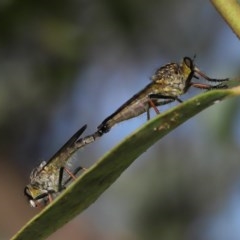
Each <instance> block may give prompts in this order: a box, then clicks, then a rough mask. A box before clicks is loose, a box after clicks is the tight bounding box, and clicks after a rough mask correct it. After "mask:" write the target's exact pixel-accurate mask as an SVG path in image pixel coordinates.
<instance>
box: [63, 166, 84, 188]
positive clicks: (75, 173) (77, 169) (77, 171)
mask: <svg viewBox="0 0 240 240" xmlns="http://www.w3.org/2000/svg"><path fill="white" fill-rule="evenodd" d="M81 170H83V171H86V170H87V168H84V167H81V166H79V167H77V168H76V169H75V170H74V172H73V175H74V176H77V174H78V173H79V172H80V171H81ZM71 179H72V177H71V176H70V177H69V178H68V179H67V180H66V181H65V182H64V184H63V186H64V187H65V186H66V185H67V184H68V183H69V182H70V181H71Z"/></svg>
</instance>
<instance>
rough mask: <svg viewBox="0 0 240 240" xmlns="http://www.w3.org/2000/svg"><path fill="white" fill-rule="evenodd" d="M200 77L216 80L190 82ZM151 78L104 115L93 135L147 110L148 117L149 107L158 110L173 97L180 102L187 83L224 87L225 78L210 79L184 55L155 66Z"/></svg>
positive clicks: (210, 87) (187, 86) (217, 87)
mask: <svg viewBox="0 0 240 240" xmlns="http://www.w3.org/2000/svg"><path fill="white" fill-rule="evenodd" d="M199 77H202V78H204V79H206V80H207V81H209V82H215V83H218V84H216V85H211V84H204V83H197V82H193V81H192V79H193V78H196V79H198V78H199ZM151 80H152V82H151V83H150V84H148V85H147V86H146V87H145V88H144V89H143V90H141V91H140V92H138V93H137V94H135V95H134V96H133V97H132V98H130V99H129V100H128V101H127V102H125V103H124V104H123V105H122V106H121V107H119V108H118V109H117V110H116V111H115V112H114V113H113V114H111V115H110V116H109V117H107V118H106V119H105V120H104V121H103V122H102V123H101V124H100V125H99V126H98V131H97V132H96V133H95V135H96V136H101V135H103V134H104V133H106V132H108V131H109V130H110V129H111V128H112V127H113V126H114V125H115V124H117V123H119V122H122V121H124V120H127V119H130V118H134V117H136V116H139V115H140V114H142V113H144V112H147V118H148V119H149V118H150V113H149V110H150V108H151V107H152V108H154V110H155V112H156V113H157V114H158V113H159V110H158V109H157V107H156V106H160V105H164V104H167V103H170V102H173V101H178V102H182V101H181V99H180V98H179V96H181V95H183V94H184V93H186V92H187V91H188V90H189V88H190V87H195V88H200V89H206V90H211V89H219V88H227V85H225V84H222V83H221V82H225V81H228V79H227V78H226V79H213V78H210V77H208V76H207V75H205V74H204V73H203V72H201V71H200V70H199V69H198V68H197V67H196V65H195V64H194V59H191V58H189V57H184V58H183V60H182V62H181V63H180V64H179V63H169V64H166V65H165V66H162V67H160V68H159V69H157V71H156V72H155V74H154V75H153V76H152V77H151Z"/></svg>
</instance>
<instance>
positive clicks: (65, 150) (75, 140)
mask: <svg viewBox="0 0 240 240" xmlns="http://www.w3.org/2000/svg"><path fill="white" fill-rule="evenodd" d="M86 128H87V125H84V126H83V127H82V128H81V129H79V130H78V131H77V132H76V133H75V134H74V135H73V136H72V137H71V138H70V139H69V140H68V141H67V143H65V145H64V146H63V147H62V148H60V150H59V151H58V152H57V153H55V154H54V155H53V156H52V157H51V158H50V160H49V161H48V162H45V161H43V162H42V163H41V164H40V165H39V166H38V167H36V168H34V169H33V170H32V172H31V174H30V183H29V184H28V185H27V186H26V187H25V189H24V194H25V195H26V196H27V198H28V201H29V203H30V205H31V206H32V207H38V206H42V205H43V206H45V205H47V204H48V203H49V202H51V201H52V200H53V197H55V196H56V195H58V194H59V193H60V192H61V191H62V190H64V189H65V188H66V186H67V185H68V183H69V182H70V181H71V180H72V179H76V175H77V174H78V173H79V171H80V170H85V168H83V167H77V168H76V169H75V170H74V171H73V172H72V171H70V170H69V168H70V167H71V163H70V162H69V159H70V157H71V156H72V155H73V154H74V153H75V152H76V151H77V150H78V149H80V148H82V147H84V146H85V145H86V144H89V143H91V142H93V141H94V140H95V138H93V137H92V136H91V135H90V136H87V137H84V138H80V136H81V135H82V133H83V132H84V131H85V129H86Z"/></svg>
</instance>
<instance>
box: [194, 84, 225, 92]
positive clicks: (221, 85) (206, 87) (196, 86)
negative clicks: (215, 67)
mask: <svg viewBox="0 0 240 240" xmlns="http://www.w3.org/2000/svg"><path fill="white" fill-rule="evenodd" d="M190 86H192V87H195V88H200V89H206V90H212V89H224V88H228V86H227V85H226V84H218V85H215V86H212V85H210V84H204V83H190Z"/></svg>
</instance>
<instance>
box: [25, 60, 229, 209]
mask: <svg viewBox="0 0 240 240" xmlns="http://www.w3.org/2000/svg"><path fill="white" fill-rule="evenodd" d="M199 77H202V78H204V79H205V80H207V81H209V83H216V84H215V85H211V84H204V83H198V82H193V81H192V80H193V78H196V79H199ZM151 80H152V81H151V83H149V84H148V85H147V86H146V87H145V88H144V89H143V90H141V91H140V92H138V93H137V94H135V95H134V96H133V97H132V98H130V99H129V100H128V101H127V102H125V103H124V104H123V105H122V106H121V107H120V108H118V109H117V110H116V111H115V112H114V113H113V114H111V115H110V116H109V117H107V118H106V119H105V120H104V121H103V122H102V123H101V124H100V125H99V126H98V128H97V131H96V132H95V133H94V134H92V135H89V136H86V137H83V138H80V137H81V135H82V133H83V132H84V131H85V129H86V127H87V125H85V126H83V127H82V128H81V129H80V130H78V131H77V132H76V133H75V134H74V135H73V136H72V137H71V138H70V139H69V140H68V142H67V143H66V144H65V145H64V146H63V147H62V148H61V149H60V150H59V151H58V152H57V153H56V154H54V156H53V157H52V158H50V160H49V161H48V162H45V161H44V162H42V163H41V164H40V165H39V166H38V167H36V168H34V169H33V171H32V172H31V175H30V183H29V184H28V185H27V186H26V187H25V189H24V194H25V195H26V196H27V198H28V201H29V203H30V205H31V206H32V207H37V206H45V205H47V204H48V203H49V202H51V201H52V200H53V198H54V197H55V196H56V195H58V194H59V193H60V192H61V191H62V190H64V189H65V188H66V187H67V185H68V184H69V183H70V182H71V181H72V180H74V179H76V175H77V174H78V173H79V172H80V171H81V170H83V171H84V170H86V169H85V168H82V167H80V166H79V167H77V168H75V169H74V170H73V171H71V170H70V168H71V163H70V161H69V159H70V157H71V156H72V155H73V154H74V153H75V152H76V151H77V150H78V149H80V148H82V147H84V146H86V145H88V144H90V143H92V142H94V141H95V140H96V139H97V138H99V137H101V136H102V135H103V134H105V133H107V132H108V131H109V130H110V129H111V128H112V127H113V126H114V125H115V124H117V123H119V122H122V121H124V120H127V119H130V118H134V117H137V116H139V115H141V114H142V113H144V112H147V119H150V108H153V109H154V111H155V112H156V113H157V114H159V110H158V108H157V107H158V106H161V105H165V104H168V103H170V102H173V101H178V102H180V103H181V102H182V101H181V99H180V98H179V96H181V95H183V94H184V93H186V92H187V91H188V90H189V88H190V87H195V88H200V89H206V90H211V89H222V88H227V85H226V84H224V83H223V82H226V81H228V79H227V78H226V79H213V78H209V77H208V76H207V75H205V74H204V73H203V72H201V71H200V70H199V69H198V68H197V67H196V65H195V64H194V58H193V59H191V58H189V57H184V58H183V60H182V61H181V63H169V64H166V65H165V66H162V67H160V68H159V69H157V71H156V72H155V74H154V75H153V76H152V78H151Z"/></svg>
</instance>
